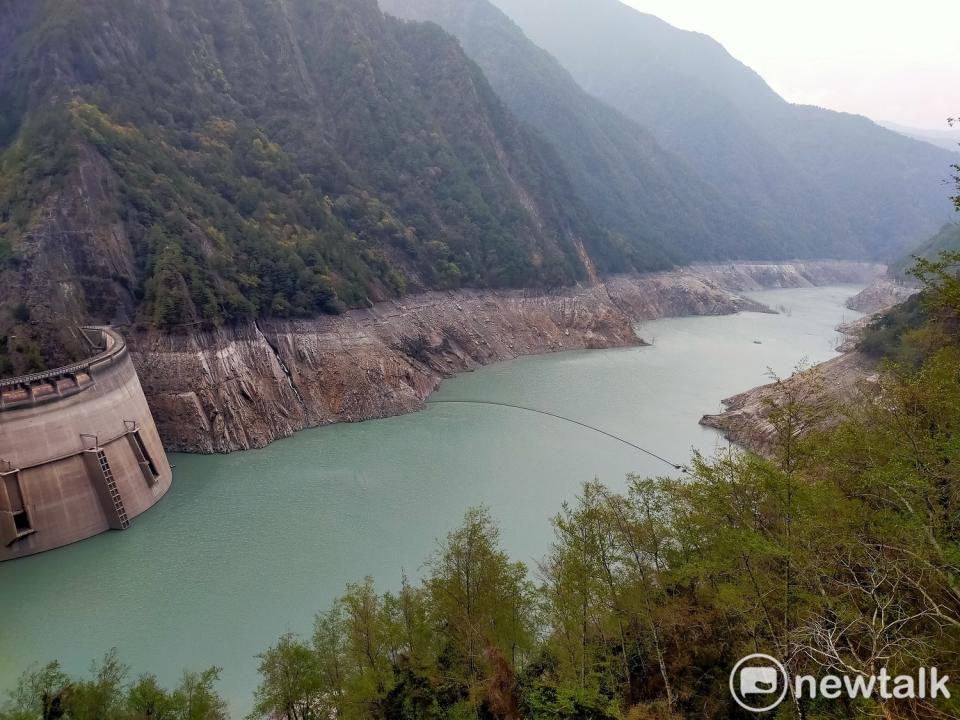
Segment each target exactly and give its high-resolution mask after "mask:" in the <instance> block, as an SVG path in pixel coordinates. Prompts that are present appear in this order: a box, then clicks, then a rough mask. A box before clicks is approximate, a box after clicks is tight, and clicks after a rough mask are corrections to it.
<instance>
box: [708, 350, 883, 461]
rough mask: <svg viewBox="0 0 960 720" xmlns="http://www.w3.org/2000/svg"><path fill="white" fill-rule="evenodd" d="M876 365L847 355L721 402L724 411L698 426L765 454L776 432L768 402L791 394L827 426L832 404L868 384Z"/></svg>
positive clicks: (866, 359) (768, 452) (861, 357)
mask: <svg viewBox="0 0 960 720" xmlns="http://www.w3.org/2000/svg"><path fill="white" fill-rule="evenodd" d="M874 368H875V363H874V362H873V361H871V360H869V359H868V358H867V357H866V356H865V355H862V354H861V353H858V352H849V353H846V354H844V355H840V356H839V357H835V358H833V359H832V360H828V361H826V362H824V363H820V364H819V365H817V366H815V367H813V368H810V369H809V370H805V371H803V372H800V373H797V374H796V375H794V376H793V377H790V378H787V379H785V380H783V381H782V384H778V383H770V384H769V385H762V386H760V387H756V388H753V389H752V390H747V391H746V392H743V393H740V394H739V395H734V396H733V397H731V398H727V399H726V400H724V401H723V406H724V411H723V412H722V413H720V414H718V415H704V416H703V418H701V420H700V424H701V425H704V426H705V427H711V428H715V429H717V430H720V431H721V432H722V433H723V436H724V437H725V438H726V439H727V440H729V441H730V442H732V443H735V444H736V445H739V446H741V447H744V448H747V449H748V450H752V451H753V452H756V453H760V454H761V455H768V454H770V452H771V451H772V449H773V447H774V442H775V437H776V431H775V429H774V426H773V424H772V423H771V422H770V418H769V416H770V408H771V403H779V402H782V401H783V399H784V398H785V397H786V396H787V395H789V394H793V396H794V397H801V398H802V399H803V402H805V403H808V404H809V405H811V409H812V410H814V411H820V412H812V413H811V414H812V415H814V416H817V415H821V416H822V422H824V423H829V422H830V421H831V419H832V418H833V417H835V414H834V413H831V412H830V406H831V404H835V403H837V402H841V401H843V400H846V399H850V398H852V397H853V396H854V395H855V394H856V393H858V392H859V391H860V389H861V387H862V384H863V383H865V382H871V381H872V380H873V379H874V377H873V370H874Z"/></svg>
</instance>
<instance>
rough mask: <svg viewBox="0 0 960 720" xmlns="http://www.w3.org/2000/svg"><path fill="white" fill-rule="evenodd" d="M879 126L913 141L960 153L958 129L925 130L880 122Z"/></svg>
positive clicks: (959, 128) (959, 130) (959, 129)
mask: <svg viewBox="0 0 960 720" xmlns="http://www.w3.org/2000/svg"><path fill="white" fill-rule="evenodd" d="M879 124H880V126H881V127H885V128H887V129H888V130H893V131H894V132H896V133H900V134H901V135H906V136H907V137H910V138H913V139H914V140H922V141H923V142H925V143H930V144H931V145H936V146H937V147H939V148H943V149H944V150H950V151H952V152H955V153H960V127H955V128H953V129H952V130H926V129H922V128H913V127H907V126H906V125H898V124H897V123H892V122H881V123H879Z"/></svg>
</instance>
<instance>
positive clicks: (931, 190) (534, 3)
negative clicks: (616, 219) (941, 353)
mask: <svg viewBox="0 0 960 720" xmlns="http://www.w3.org/2000/svg"><path fill="white" fill-rule="evenodd" d="M494 4H496V5H497V6H498V7H500V8H501V9H502V10H504V11H505V12H506V13H507V15H509V16H510V17H511V18H512V19H513V20H514V21H515V22H517V24H519V25H520V27H521V28H523V30H524V32H525V33H526V34H527V35H528V36H529V37H530V39H531V40H532V41H533V42H535V43H536V44H537V45H539V46H540V47H542V48H544V49H545V50H547V51H548V52H550V53H551V54H552V55H553V56H554V57H556V58H557V59H558V60H559V61H560V63H561V64H562V65H563V66H564V67H565V68H566V69H567V70H569V71H570V72H571V74H572V75H573V77H574V78H575V79H576V80H577V82H579V83H580V85H582V86H583V87H584V89H586V90H587V91H588V92H590V93H592V94H594V95H596V96H597V97H599V98H600V99H601V100H604V101H606V102H608V103H610V104H611V105H613V106H614V107H615V108H617V109H618V110H620V111H621V112H623V113H624V114H625V115H627V116H628V117H630V118H631V119H633V120H635V121H637V122H639V123H640V124H641V125H644V126H645V127H647V128H649V129H650V130H651V131H652V132H653V133H654V135H655V137H656V138H657V140H658V141H659V142H660V143H662V144H663V145H664V147H665V148H666V149H668V150H670V151H672V152H675V153H676V154H678V155H680V156H681V157H683V158H684V159H685V160H686V161H687V162H688V163H689V164H690V165H691V166H692V167H693V168H694V169H695V170H696V171H697V172H698V173H699V174H700V175H701V177H703V178H704V179H705V180H707V181H709V182H711V183H713V185H714V187H716V188H718V189H719V190H721V191H722V192H723V193H724V194H725V195H726V196H727V197H728V198H729V199H731V200H733V201H734V202H736V203H738V204H739V205H740V206H741V207H744V208H749V209H750V211H751V213H752V216H753V217H754V218H756V219H757V220H759V221H761V222H764V223H765V224H766V225H767V227H768V228H769V229H770V230H771V231H772V232H773V233H775V234H776V235H777V236H778V237H780V238H782V239H784V240H787V241H788V242H790V243H792V244H793V246H794V247H796V248H797V251H798V252H801V251H803V250H804V249H806V250H807V251H810V250H812V249H813V248H819V249H820V251H821V252H822V253H823V254H825V255H843V254H860V255H864V256H869V257H873V258H879V259H886V260H891V259H894V258H896V257H898V256H899V255H901V254H902V253H904V252H906V251H907V250H909V249H910V248H911V247H913V246H915V245H916V244H917V243H918V242H920V241H921V240H922V239H923V238H924V237H925V236H929V235H930V234H932V233H934V232H936V230H937V228H939V227H940V226H941V225H942V224H943V223H944V222H946V221H947V220H948V219H949V214H950V213H949V211H950V207H949V204H948V202H947V195H948V191H947V189H946V185H945V184H944V183H943V180H945V179H946V178H947V177H948V175H949V166H950V165H951V164H952V163H954V162H955V161H956V156H955V155H954V154H952V153H950V152H948V151H946V150H940V149H937V148H935V147H932V146H930V145H929V144H927V143H922V142H920V141H915V140H911V139H909V138H906V137H903V136H901V135H898V134H897V133H894V132H892V131H890V130H886V129H884V128H881V127H879V126H877V125H875V124H874V123H872V122H871V121H870V120H867V119H866V118H863V117H859V116H853V115H847V114H843V113H837V112H832V111H828V110H823V109H820V108H814V107H806V106H798V105H792V104H790V103H787V102H786V101H784V100H783V99H782V98H781V97H779V96H778V95H777V94H776V93H775V92H774V91H773V90H771V88H770V87H769V86H768V85H767V84H766V83H765V82H764V81H763V79H762V78H761V77H760V76H759V75H757V74H756V73H755V72H754V71H752V70H751V69H749V68H748V67H746V66H745V65H743V64H742V63H740V62H738V61H737V60H736V59H734V58H733V57H731V56H730V55H729V53H727V52H726V50H724V49H723V47H722V46H721V45H720V44H718V43H717V42H716V41H714V40H713V39H711V38H709V37H707V36H705V35H702V34H699V33H693V32H687V31H683V30H678V29H677V28H674V27H671V26H670V25H668V24H667V23H665V22H663V21H662V20H659V19H658V18H655V17H653V16H651V15H645V14H643V13H640V12H637V11H636V10H634V9H632V8H630V7H628V6H626V5H623V4H622V3H620V2H619V1H618V0H592V1H591V2H583V1H582V0H494Z"/></svg>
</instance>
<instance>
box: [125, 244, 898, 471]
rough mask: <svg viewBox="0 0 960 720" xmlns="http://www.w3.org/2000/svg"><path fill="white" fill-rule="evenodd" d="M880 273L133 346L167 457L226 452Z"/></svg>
mask: <svg viewBox="0 0 960 720" xmlns="http://www.w3.org/2000/svg"><path fill="white" fill-rule="evenodd" d="M882 272H883V268H882V267H881V266H877V265H871V264H866V263H853V262H835V261H822V262H794V263H736V264H726V265H698V266H695V267H690V268H684V269H681V270H676V271H671V272H664V273H654V274H647V275H631V276H615V277H611V278H607V279H606V280H605V281H603V282H600V283H596V284H593V285H590V286H586V287H577V288H571V289H565V290H562V291H556V292H533V291H462V292H456V293H425V294H420V295H415V296H410V297H406V298H404V299H402V300H399V301H396V302H391V303H381V304H379V305H376V306H374V307H372V308H370V309H368V310H358V311H352V312H349V313H345V314H343V315H339V316H327V317H321V318H317V319H312V320H303V321H275V320H271V321H261V322H259V323H250V324H245V325H238V326H235V327H231V328H222V329H219V330H216V331H211V332H195V333H192V334H183V335H164V334H142V335H134V336H132V337H130V338H129V339H128V344H129V346H130V349H131V355H132V357H133V359H134V362H135V364H136V366H137V369H138V372H139V374H140V379H141V382H142V384H143V387H144V390H145V392H146V394H147V397H148V399H149V401H150V405H151V408H152V410H153V414H154V417H155V419H156V423H157V427H158V429H159V430H160V434H161V436H162V437H163V439H164V443H165V445H166V447H167V449H168V450H171V451H182V452H200V453H213V452H230V451H234V450H243V449H249V448H255V447H263V446H264V445H267V444H268V443H270V442H272V441H273V440H276V439H278V438H282V437H287V436H289V435H291V434H292V433H294V432H296V431H298V430H301V429H304V428H307V427H315V426H318V425H325V424H330V423H335V422H353V421H360V420H367V419H372V418H380V417H387V416H392V415H398V414H401V413H406V412H411V411H414V410H417V409H419V408H421V407H422V406H423V402H424V400H425V398H426V397H427V396H428V395H429V394H430V393H431V392H433V390H435V389H436V387H437V386H438V385H439V383H440V382H441V381H442V380H443V379H444V378H446V377H450V376H452V375H454V374H456V373H459V372H464V371H469V370H473V369H476V368H478V367H480V366H482V365H486V364H489V363H492V362H497V361H501V360H508V359H512V358H515V357H518V356H520V355H531V354H540V353H546V352H556V351H561V350H575V349H583V348H612V347H626V346H630V345H637V344H640V343H641V339H640V338H639V337H637V335H636V333H635V332H634V323H636V322H639V321H643V320H651V319H656V318H660V317H669V316H684V315H724V314H731V313H736V312H740V311H743V310H753V311H767V312H769V309H767V308H764V307H762V306H758V305H757V303H755V302H753V301H751V300H748V299H746V298H743V297H741V296H739V295H738V294H737V293H738V292H743V291H748V290H756V289H761V288H773V287H809V286H814V285H829V284H836V283H867V282H870V281H871V280H872V279H874V278H876V277H878V276H879V275H880V274H881V273H882Z"/></svg>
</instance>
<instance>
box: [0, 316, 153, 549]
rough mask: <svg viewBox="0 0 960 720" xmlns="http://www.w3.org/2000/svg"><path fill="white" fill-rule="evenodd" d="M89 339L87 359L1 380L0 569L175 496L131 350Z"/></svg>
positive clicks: (107, 334)
mask: <svg viewBox="0 0 960 720" xmlns="http://www.w3.org/2000/svg"><path fill="white" fill-rule="evenodd" d="M83 332H84V334H85V336H86V337H87V338H88V339H89V340H90V341H91V343H92V344H93V345H94V347H95V348H96V350H95V351H94V353H95V354H94V355H93V356H92V357H90V358H89V359H87V360H83V361H81V362H78V363H74V364H72V365H68V366H66V367H62V368H57V369H55V370H48V371H45V372H40V373H35V374H32V375H24V376H22V377H17V378H11V379H7V380H0V562H2V561H4V560H11V559H13V558H19V557H25V556H27V555H33V554H35V553H38V552H43V551H45V550H51V549H53V548H57V547H61V546H63V545H68V544H70V543H73V542H76V541H78V540H83V539H85V538H88V537H92V536H93V535H97V534H99V533H101V532H105V531H106V530H126V529H127V528H128V527H129V525H130V521H131V520H133V519H134V518H135V517H136V516H137V515H140V514H141V513H143V512H144V511H146V510H148V509H149V508H150V507H152V506H153V505H154V504H155V503H156V502H157V501H159V500H160V498H161V497H163V495H164V494H165V493H166V492H167V490H168V489H169V488H170V483H171V481H172V472H171V469H170V464H169V462H168V461H167V457H166V454H165V453H164V450H163V445H162V443H161V441H160V436H159V435H158V434H157V429H156V427H155V426H154V422H153V416H152V415H151V414H150V408H149V407H148V406H147V400H146V397H145V396H144V394H143V389H142V388H141V386H140V380H139V378H138V377H137V372H136V370H135V369H134V366H133V362H132V361H131V360H130V356H129V354H128V352H127V346H126V343H125V342H124V340H123V338H122V337H121V336H120V335H119V334H118V333H116V332H114V331H113V330H111V329H109V328H85V329H84V330H83Z"/></svg>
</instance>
